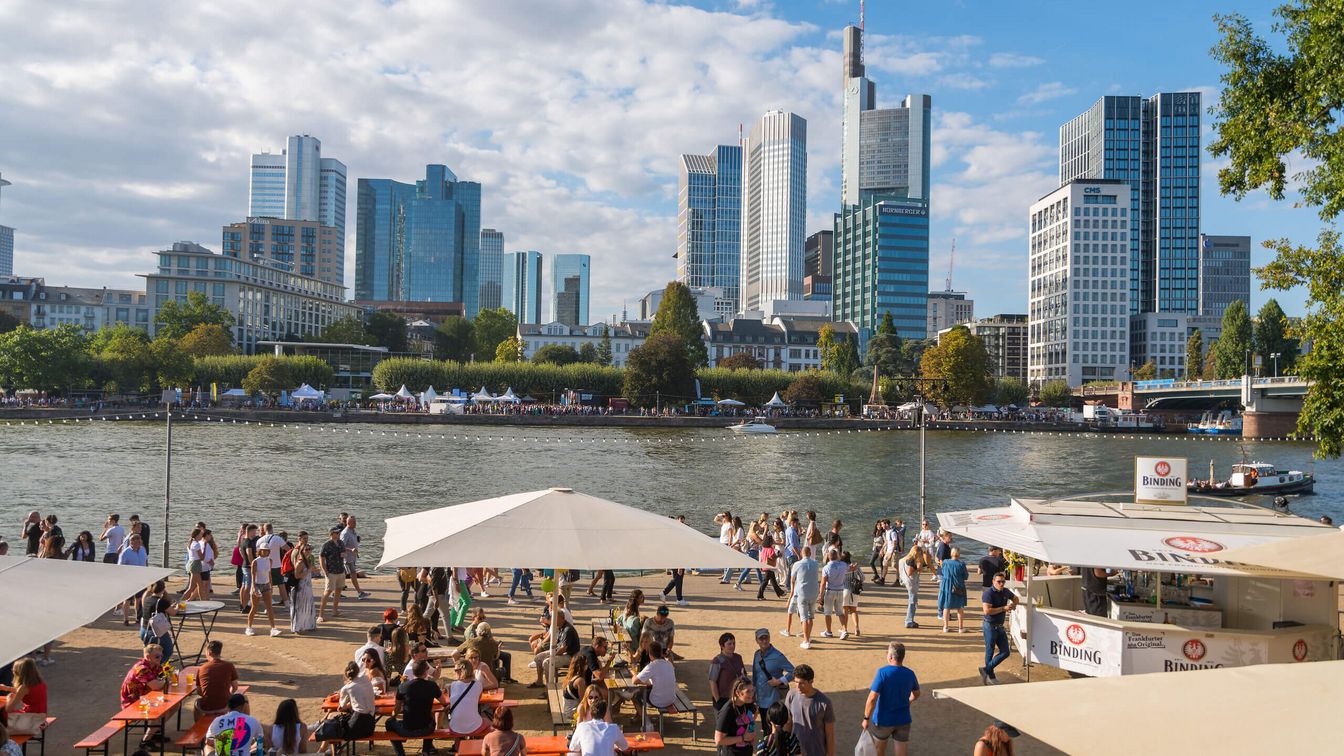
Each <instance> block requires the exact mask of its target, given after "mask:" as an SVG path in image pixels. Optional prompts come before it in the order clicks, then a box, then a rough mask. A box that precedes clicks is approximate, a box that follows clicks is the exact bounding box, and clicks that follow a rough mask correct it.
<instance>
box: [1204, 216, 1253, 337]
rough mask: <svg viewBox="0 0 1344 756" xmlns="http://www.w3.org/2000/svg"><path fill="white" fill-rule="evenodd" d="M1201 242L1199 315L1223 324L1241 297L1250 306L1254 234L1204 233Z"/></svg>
mask: <svg viewBox="0 0 1344 756" xmlns="http://www.w3.org/2000/svg"><path fill="white" fill-rule="evenodd" d="M1199 241H1200V254H1199V314H1200V315H1202V316H1204V317H1206V318H1214V319H1217V320H1218V322H1220V323H1221V322H1222V320H1223V313H1225V312H1227V306H1228V305H1230V304H1232V303H1233V302H1235V301H1237V300H1238V299H1240V300H1241V301H1242V302H1244V303H1245V304H1246V306H1247V307H1250V306H1251V237H1249V236H1211V235H1205V234H1201V235H1200V238H1199ZM1208 341H1209V340H1208V338H1207V337H1205V339H1204V342H1205V343H1206V344H1207V343H1208Z"/></svg>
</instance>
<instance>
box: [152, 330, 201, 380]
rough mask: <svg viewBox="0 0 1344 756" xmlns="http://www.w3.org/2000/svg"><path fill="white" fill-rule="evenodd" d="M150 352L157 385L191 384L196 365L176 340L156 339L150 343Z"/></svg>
mask: <svg viewBox="0 0 1344 756" xmlns="http://www.w3.org/2000/svg"><path fill="white" fill-rule="evenodd" d="M197 327H198V328H199V327H201V326H197ZM208 327H212V328H213V327H217V326H208ZM149 354H150V358H151V360H152V361H153V363H152V364H153V374H152V375H153V381H154V385H155V386H156V387H158V388H179V387H180V388H186V387H187V386H189V385H190V384H191V379H192V377H193V376H194V375H195V374H196V370H195V368H196V365H195V363H194V361H193V360H192V357H191V355H189V354H187V353H186V352H184V351H182V349H181V347H180V346H179V345H178V342H177V341H176V340H174V339H169V338H165V337H163V336H160V337H159V338H157V339H154V341H153V343H151V344H150V345H149Z"/></svg>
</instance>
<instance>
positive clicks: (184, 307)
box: [154, 291, 234, 339]
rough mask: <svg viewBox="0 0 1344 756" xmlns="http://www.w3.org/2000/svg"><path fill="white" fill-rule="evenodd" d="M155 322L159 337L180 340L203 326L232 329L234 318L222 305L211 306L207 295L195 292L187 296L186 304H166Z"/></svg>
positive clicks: (155, 318) (170, 302)
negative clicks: (197, 327) (212, 325)
mask: <svg viewBox="0 0 1344 756" xmlns="http://www.w3.org/2000/svg"><path fill="white" fill-rule="evenodd" d="M154 322H155V323H157V324H158V326H159V329H158V335H160V336H167V337H168V338H170V339H180V338H182V337H183V336H186V335H187V334H188V333H191V329H193V328H195V327H196V326H198V325H202V324H205V325H209V324H214V325H221V326H224V327H225V328H232V327H233V325H234V317H233V314H232V313H230V312H229V311H228V310H227V309H225V308H224V307H223V306H222V305H217V304H211V302H210V300H209V299H207V298H206V296H205V294H202V293H201V292H199V291H193V292H191V293H190V294H188V295H187V301H186V303H185V304H183V303H181V302H178V301H176V300H169V301H167V302H164V303H163V306H162V307H160V308H159V313H158V314H157V315H155V316H154Z"/></svg>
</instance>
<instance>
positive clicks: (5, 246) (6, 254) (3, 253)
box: [0, 177, 14, 276]
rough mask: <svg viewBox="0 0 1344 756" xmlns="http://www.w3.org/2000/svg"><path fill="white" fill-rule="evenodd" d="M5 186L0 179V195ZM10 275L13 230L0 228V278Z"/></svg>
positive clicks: (12, 270) (3, 180)
mask: <svg viewBox="0 0 1344 756" xmlns="http://www.w3.org/2000/svg"><path fill="white" fill-rule="evenodd" d="M7 186H10V183H9V182H8V181H5V179H4V178H3V177H0V194H3V192H4V187H7ZM12 275H14V229H12V228H10V227H9V226H0V276H12Z"/></svg>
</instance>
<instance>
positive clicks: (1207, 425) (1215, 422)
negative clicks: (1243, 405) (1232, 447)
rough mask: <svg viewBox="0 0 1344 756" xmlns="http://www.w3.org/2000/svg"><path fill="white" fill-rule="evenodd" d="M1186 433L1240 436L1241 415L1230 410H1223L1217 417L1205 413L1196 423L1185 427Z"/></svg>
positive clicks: (1210, 413)
mask: <svg viewBox="0 0 1344 756" xmlns="http://www.w3.org/2000/svg"><path fill="white" fill-rule="evenodd" d="M1185 430H1186V432H1187V433H1202V434H1204V435H1206V436H1240V435H1241V415H1238V414H1237V413H1235V412H1233V411H1232V410H1223V411H1222V412H1219V413H1218V414H1217V415H1215V414H1213V413H1212V412H1205V413H1204V416H1203V417H1201V418H1200V419H1199V422H1198V423H1190V424H1188V425H1186V426H1185Z"/></svg>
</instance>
